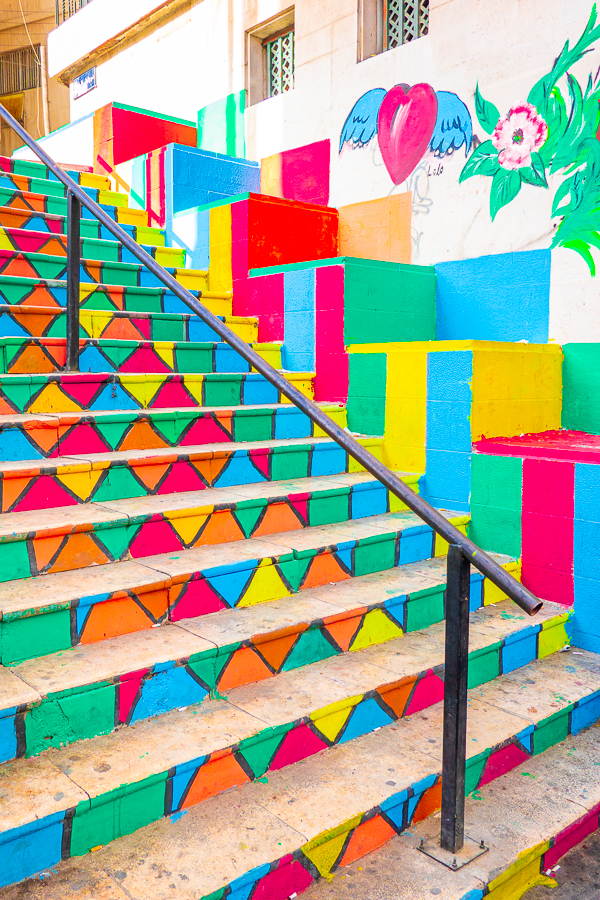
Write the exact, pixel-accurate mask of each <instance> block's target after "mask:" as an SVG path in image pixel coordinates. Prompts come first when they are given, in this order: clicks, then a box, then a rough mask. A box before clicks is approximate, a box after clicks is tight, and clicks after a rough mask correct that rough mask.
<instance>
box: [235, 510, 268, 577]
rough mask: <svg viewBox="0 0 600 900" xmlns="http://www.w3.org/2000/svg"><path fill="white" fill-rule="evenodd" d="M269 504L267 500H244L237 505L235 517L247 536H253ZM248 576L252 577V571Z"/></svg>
mask: <svg viewBox="0 0 600 900" xmlns="http://www.w3.org/2000/svg"><path fill="white" fill-rule="evenodd" d="M267 506H268V504H267V503H266V501H262V502H261V501H259V502H257V501H256V500H242V501H241V503H238V505H237V506H236V509H235V517H236V519H237V520H238V522H239V523H240V526H241V528H242V530H243V532H244V535H245V536H246V537H247V538H249V537H251V536H252V532H253V531H254V529H255V528H256V524H257V522H258V520H259V519H260V517H261V515H262V514H263V511H264V510H266V508H267ZM248 577H250V572H248Z"/></svg>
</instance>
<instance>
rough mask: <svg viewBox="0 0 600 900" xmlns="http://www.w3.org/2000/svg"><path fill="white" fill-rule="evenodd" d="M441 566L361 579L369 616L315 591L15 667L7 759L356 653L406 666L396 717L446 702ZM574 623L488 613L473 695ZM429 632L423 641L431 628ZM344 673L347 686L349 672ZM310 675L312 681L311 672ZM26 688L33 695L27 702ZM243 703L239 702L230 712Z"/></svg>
mask: <svg viewBox="0 0 600 900" xmlns="http://www.w3.org/2000/svg"><path fill="white" fill-rule="evenodd" d="M438 563H441V564H438ZM444 563H445V557H442V558H441V560H427V561H424V562H422V563H418V564H412V565H408V566H406V567H402V568H401V569H398V570H389V571H388V572H384V573H380V574H378V575H376V576H366V577H363V579H361V580H362V582H363V583H365V582H366V583H365V588H366V590H367V591H369V590H370V593H371V594H373V595H375V594H376V596H377V600H378V603H376V604H374V605H372V607H371V606H370V608H369V611H368V612H367V611H366V609H365V606H364V605H361V599H360V598H359V596H358V588H359V585H358V584H356V585H353V588H354V589H353V590H352V591H348V589H347V583H346V584H340V585H335V586H334V589H330V590H329V591H328V590H327V589H326V588H325V589H321V591H319V590H318V589H317V590H315V589H313V590H312V591H306V592H305V594H303V595H302V596H300V597H292V598H287V599H286V600H283V601H279V602H276V603H273V604H266V607H267V608H264V607H265V604H262V605H261V606H260V607H258V608H253V609H252V608H250V609H245V610H228V611H223V612H221V613H213V614H212V615H209V616H205V617H203V619H201V620H199V621H197V622H196V621H194V620H190V621H189V622H186V621H182V622H180V623H179V624H177V625H174V624H172V625H166V626H165V627H164V628H158V629H152V630H150V631H144V632H138V633H137V634H130V635H123V636H121V637H117V638H112V639H110V640H106V641H102V642H100V643H95V644H89V645H86V646H81V647H78V648H76V649H72V650H67V651H64V650H63V651H60V652H58V653H54V654H51V655H49V656H43V657H41V658H37V659H31V660H29V661H27V662H22V663H20V664H19V665H16V666H14V667H13V668H11V669H7V668H3V667H0V683H1V684H2V692H1V695H0V723H1V724H0V732H2V733H3V734H4V735H5V736H6V743H5V744H4V747H2V748H1V749H0V760H2V761H6V760H9V759H12V758H13V757H15V756H19V757H21V756H26V757H29V756H34V755H37V754H39V753H40V752H42V751H43V750H45V749H48V748H49V747H60V746H63V745H64V744H67V743H72V742H73V741H76V740H81V739H85V738H90V737H95V736H97V735H100V734H107V733H109V732H110V731H112V730H114V729H115V728H117V727H118V726H120V725H122V724H126V725H130V724H132V723H135V722H138V721H140V720H142V719H146V718H149V717H150V716H154V715H158V714H160V713H166V712H169V711H170V710H174V709H179V708H181V707H185V706H188V705H190V704H194V703H199V702H201V701H203V700H204V699H205V698H206V697H207V696H208V694H211V696H216V695H217V693H220V694H221V695H222V694H223V693H228V692H230V691H232V690H233V689H234V688H238V687H241V686H243V685H247V684H252V683H256V682H259V681H260V682H264V681H265V679H272V678H274V677H275V676H276V675H278V674H279V673H281V672H290V671H292V670H296V669H298V668H302V667H305V666H309V667H310V666H311V665H313V664H316V663H321V662H322V661H323V660H326V659H331V658H333V657H336V656H338V657H339V656H340V655H341V654H343V653H344V652H346V651H347V650H350V649H351V650H353V651H355V652H356V653H357V654H359V653H360V652H361V651H363V650H364V649H365V648H367V647H369V646H373V645H376V644H383V643H388V654H391V655H387V656H385V659H384V657H380V656H378V657H377V664H381V665H383V664H384V662H385V660H390V659H391V660H392V662H391V663H390V665H391V667H392V668H394V665H393V660H397V661H398V664H400V661H399V659H398V658H399V657H401V659H402V663H401V666H402V669H401V672H400V670H396V671H398V672H399V673H400V674H401V675H402V692H401V697H400V693H398V691H397V688H396V687H395V688H394V691H396V695H397V696H396V695H395V696H396V701H397V702H395V703H392V704H391V708H392V709H393V710H394V711H395V713H396V715H397V716H399V717H400V716H402V715H409V714H410V713H413V712H417V711H420V710H421V709H424V708H426V707H427V706H430V705H431V704H432V703H436V702H438V701H439V700H440V699H441V698H442V696H443V690H444V685H443V680H442V671H441V670H442V668H443V662H444V625H443V623H440V624H439V625H431V623H432V622H436V621H437V617H439V615H440V612H442V614H443V610H440V608H439V602H438V603H432V602H431V597H432V594H433V591H434V590H435V594H436V595H437V597H438V598H439V596H440V595H443V592H444V590H445V587H446V584H445V567H444ZM473 588H474V591H473V598H472V606H473V607H474V609H477V608H478V606H479V603H480V599H481V576H480V575H475V576H474V579H473ZM390 589H392V590H393V591H394V592H396V594H397V596H399V597H402V599H403V601H404V603H403V604H402V603H400V602H398V603H397V604H396V607H395V613H396V616H394V615H391V616H390V615H389V614H386V613H387V611H388V610H389V600H388V606H386V599H388V598H386V596H385V594H386V592H389V590H390ZM409 591H410V602H411V604H413V605H414V608H413V609H411V614H410V617H408V616H407V617H406V618H407V623H406V626H405V628H404V629H403V628H402V627H401V625H400V624H399V622H402V623H403V624H404V622H403V614H402V606H404V607H407V606H408V600H407V594H408V592H409ZM388 597H389V593H388ZM325 598H327V599H325ZM373 599H374V597H373ZM442 606H443V604H442ZM569 616H570V613H569V612H568V611H567V612H565V610H564V608H563V607H561V606H559V605H558V604H550V605H549V606H546V607H544V610H543V613H542V615H541V616H540V617H539V618H536V620H535V624H534V625H531V623H530V620H529V617H527V616H525V614H523V613H521V612H520V611H519V610H517V609H516V608H515V607H513V606H512V604H510V603H508V601H505V602H504V603H500V604H499V606H498V607H494V606H488V607H487V608H485V609H482V610H481V611H480V612H479V613H478V614H477V615H476V616H475V617H474V625H473V627H472V629H471V654H470V661H469V686H470V687H477V686H478V685H479V684H483V683H484V682H486V681H490V680H491V679H492V678H496V677H497V676H498V675H500V674H501V673H503V672H504V673H506V672H509V671H512V670H514V669H515V668H518V667H519V666H521V665H525V664H526V663H528V662H530V661H531V660H532V659H536V658H538V657H539V658H544V657H546V656H549V655H550V654H551V653H553V652H555V651H557V650H561V649H562V648H563V647H564V646H567V645H568V643H569V633H570V623H569V621H568V620H569ZM409 621H410V622H411V623H412V624H413V628H412V629H411V628H410V627H409V624H408V622H409ZM415 622H418V624H419V633H418V634H415V635H414V637H413V638H410V639H409V638H406V639H404V640H399V636H401V635H402V634H403V630H404V631H415V629H414V623H415ZM430 625H431V627H429V630H428V632H427V636H426V637H425V636H424V635H423V633H422V632H423V629H424V628H426V627H428V626H430ZM257 629H258V630H257ZM352 665H353V664H350V663H349V664H348V666H349V667H350V668H352ZM344 666H345V667H346V663H344ZM317 671H318V672H320V671H321V670H320V669H319V667H318V666H317ZM344 673H345V674H344V677H346V674H347V673H346V669H344ZM303 677H305V678H307V679H310V678H311V670H310V669H309V670H307V671H306V672H305V673H304V676H303ZM24 686H26V687H28V688H30V689H31V690H30V691H29V692H25V693H24V691H25V688H24ZM380 687H381V686H379V687H378V688H377V689H378V690H379V692H380V693H381V690H380ZM276 690H277V696H279V697H281V696H282V691H284V692H285V691H287V690H291V688H290V686H289V684H288V683H287V682H286V680H285V678H284V683H283V687H282V686H281V684H280V685H279V687H277V689H276ZM371 690H374V689H373V688H370V689H369V691H371ZM369 691H368V692H367V693H369ZM386 692H387V691H386ZM386 692H383V693H384V694H385V693H386ZM267 693H268V689H267ZM263 694H264V692H263ZM235 696H236V695H233V696H232V697H230V700H231V702H233V703H235V699H234V697H235ZM336 702H337V700H336ZM354 702H355V698H352V703H354ZM346 705H348V703H346ZM388 705H390V704H389V703H388ZM343 708H345V707H343ZM17 710H18V712H17ZM86 710H91V711H93V712H92V713H90V712H85V711H86ZM11 723H12V728H11Z"/></svg>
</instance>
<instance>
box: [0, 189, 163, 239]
mask: <svg viewBox="0 0 600 900" xmlns="http://www.w3.org/2000/svg"><path fill="white" fill-rule="evenodd" d="M101 208H102V210H103V211H104V212H105V213H106V214H107V215H108V216H110V218H111V219H114V220H115V221H117V216H118V214H120V217H121V218H122V217H123V215H124V214H125V213H126V210H124V209H123V208H122V207H118V206H106V205H104V204H101ZM86 214H87V216H91V213H89V212H87V210H85V209H84V210H82V218H81V220H80V233H81V237H82V238H96V239H102V240H107V241H113V240H114V239H115V236H114V235H113V233H112V232H111V231H109V230H108V228H106V227H105V226H104V225H101V224H100V222H99V221H98V220H97V219H95V218H87V217H86ZM0 225H2V226H4V227H5V228H26V229H33V230H34V231H47V232H51V233H53V234H66V232H67V201H66V200H62V199H58V198H54V197H43V196H41V195H39V194H23V193H21V192H19V191H16V192H12V191H7V190H6V189H4V188H0ZM119 225H120V226H121V228H123V230H124V231H126V232H127V234H129V235H130V236H131V237H132V238H133V239H134V241H137V242H138V244H151V245H152V246H157V247H164V246H165V235H164V231H162V229H160V228H151V227H150V226H148V225H130V224H127V223H126V222H122V221H119Z"/></svg>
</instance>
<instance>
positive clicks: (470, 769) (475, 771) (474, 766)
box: [465, 750, 491, 795]
mask: <svg viewBox="0 0 600 900" xmlns="http://www.w3.org/2000/svg"><path fill="white" fill-rule="evenodd" d="M490 755H491V750H484V751H483V753H479V754H478V755H477V756H473V757H472V758H471V759H468V760H467V762H466V764H465V795H466V794H469V793H470V792H471V791H474V790H475V789H476V788H477V785H478V784H479V782H480V780H481V776H482V775H483V770H484V769H485V764H486V762H487V761H488V759H489V757H490Z"/></svg>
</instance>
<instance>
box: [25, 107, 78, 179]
mask: <svg viewBox="0 0 600 900" xmlns="http://www.w3.org/2000/svg"><path fill="white" fill-rule="evenodd" d="M38 143H39V144H41V146H42V148H43V149H44V150H45V151H46V153H48V154H49V155H50V156H51V157H52V159H55V160H56V162H58V163H71V164H72V165H78V166H93V164H94V115H93V113H90V114H89V115H88V116H84V117H83V118H81V119H79V120H78V121H76V122H71V123H70V124H69V125H63V127H62V128H59V129H57V131H53V132H52V133H51V134H49V135H47V136H46V137H43V138H40V139H39V140H38ZM13 156H16V157H17V158H18V159H32V160H34V161H35V162H39V160H38V157H37V156H36V155H35V153H34V152H33V150H30V149H29V147H27V146H24V147H20V148H19V149H18V150H15V152H14V153H13Z"/></svg>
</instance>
